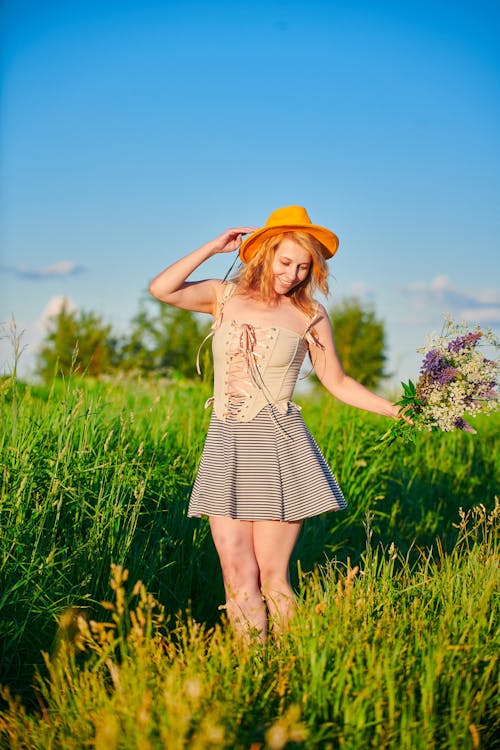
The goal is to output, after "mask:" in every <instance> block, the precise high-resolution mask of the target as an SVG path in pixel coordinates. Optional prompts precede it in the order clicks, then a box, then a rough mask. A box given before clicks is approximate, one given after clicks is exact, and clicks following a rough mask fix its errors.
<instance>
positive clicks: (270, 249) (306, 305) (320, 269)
mask: <svg viewBox="0 0 500 750" xmlns="http://www.w3.org/2000/svg"><path fill="white" fill-rule="evenodd" d="M285 238H286V239H290V240H293V241H294V242H296V243H297V244H298V245H300V246H301V247H302V248H304V250H307V251H308V252H309V253H310V255H311V265H310V267H309V272H308V274H307V276H306V278H305V279H304V280H303V281H301V282H300V284H297V286H295V287H294V288H293V289H291V290H290V291H289V292H288V294H287V296H288V297H290V298H291V300H292V302H293V304H294V305H295V306H296V307H298V308H299V309H300V310H302V311H303V312H305V313H306V314H307V315H312V314H313V313H314V310H315V305H314V303H313V294H314V292H315V291H316V289H319V291H320V292H322V293H323V294H324V295H327V294H328V282H327V279H328V267H327V265H326V260H325V257H324V255H323V252H322V247H323V245H322V244H321V243H320V242H319V241H318V240H317V239H315V238H314V237H313V236H312V235H310V234H308V233H307V232H293V231H292V232H281V233H280V234H276V235H274V236H273V237H269V238H268V239H267V240H264V241H263V243H262V245H261V246H260V248H259V249H258V250H257V252H256V253H255V255H254V256H253V257H252V258H251V259H250V260H249V261H248V263H246V264H245V265H244V266H243V267H242V268H241V269H240V271H239V272H238V274H237V275H236V277H235V278H234V279H233V281H234V282H235V283H236V284H237V291H238V292H239V293H240V294H255V293H256V294H258V296H259V297H261V298H262V299H264V300H266V301H270V302H274V301H277V300H278V297H279V295H278V294H277V293H276V291H275V289H274V276H273V261H274V254H275V251H276V248H277V247H278V245H279V243H280V242H281V241H282V240H284V239H285Z"/></svg>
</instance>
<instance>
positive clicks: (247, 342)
mask: <svg viewBox="0 0 500 750" xmlns="http://www.w3.org/2000/svg"><path fill="white" fill-rule="evenodd" d="M266 338H270V336H269V334H267V335H266ZM256 346H257V336H256V333H255V328H254V327H253V325H251V324H250V323H242V324H241V330H240V335H239V337H238V348H237V350H236V352H235V355H236V357H237V356H238V355H240V356H241V357H242V358H243V360H244V362H245V364H246V370H247V373H248V375H249V378H250V380H251V382H252V383H253V385H254V386H255V387H256V388H258V389H259V390H260V391H262V393H263V394H264V396H265V398H266V401H267V403H268V404H269V406H270V407H271V416H272V418H273V421H274V423H275V425H276V427H277V428H278V429H279V431H280V432H281V433H282V435H284V436H285V437H286V438H287V439H288V440H291V439H292V438H291V437H290V435H288V434H287V433H286V432H285V430H284V429H283V427H282V426H281V425H280V423H279V421H278V419H277V416H276V414H275V410H277V411H278V412H280V413H283V414H286V409H285V410H283V412H281V409H280V408H279V407H278V405H277V404H276V403H275V401H274V399H273V395H272V393H271V392H270V391H269V388H268V387H267V385H266V383H265V381H264V378H263V377H262V373H261V371H260V369H259V365H258V364H257V358H258V357H259V353H258V352H257V351H255V349H256ZM243 395H244V394H243ZM242 403H244V400H242ZM240 406H241V403H239V404H238V403H236V404H234V403H233V409H234V411H236V413H237V411H238V408H239V407H240ZM287 406H288V404H287ZM229 408H231V405H230V406H229ZM233 413H234V412H233Z"/></svg>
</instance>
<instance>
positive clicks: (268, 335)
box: [206, 285, 321, 422]
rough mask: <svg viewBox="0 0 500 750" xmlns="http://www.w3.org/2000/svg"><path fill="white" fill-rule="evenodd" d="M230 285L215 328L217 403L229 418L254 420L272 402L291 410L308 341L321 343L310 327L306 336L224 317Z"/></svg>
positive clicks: (221, 414)
mask: <svg viewBox="0 0 500 750" xmlns="http://www.w3.org/2000/svg"><path fill="white" fill-rule="evenodd" d="M232 287H233V285H230V286H229V288H226V290H225V293H224V297H223V299H222V301H221V305H220V308H219V310H218V311H217V315H216V318H215V321H214V324H213V326H212V329H213V331H212V334H210V335H211V336H213V341H212V351H213V358H214V395H213V398H211V399H209V400H208V401H207V403H206V406H209V405H210V404H213V407H214V411H215V414H216V416H217V417H218V418H219V419H222V420H224V421H236V422H249V421H250V420H251V419H253V418H254V417H255V416H256V415H257V414H258V413H259V411H260V410H261V409H262V408H263V407H264V406H266V405H267V404H272V405H273V406H274V407H276V408H277V409H278V411H279V412H281V413H282V414H286V412H287V411H288V407H289V404H290V399H291V397H292V394H293V390H294V388H295V384H296V382H297V378H298V375H299V372H300V368H301V367H302V363H303V361H304V357H305V355H306V353H307V350H308V345H315V346H321V344H319V342H318V341H317V339H316V338H315V336H314V334H313V332H312V331H311V326H312V324H313V322H314V321H311V324H310V325H309V326H308V328H307V330H306V332H305V334H304V336H301V335H300V334H299V333H297V332H296V331H292V330H290V329H288V328H283V327H281V326H254V325H252V324H251V323H240V322H238V321H236V320H231V319H229V320H225V319H223V307H224V302H225V301H227V299H228V298H229V297H230V295H231V294H232V292H233V291H234V288H232Z"/></svg>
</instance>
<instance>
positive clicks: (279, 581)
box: [253, 521, 302, 631]
mask: <svg viewBox="0 0 500 750" xmlns="http://www.w3.org/2000/svg"><path fill="white" fill-rule="evenodd" d="M301 527H302V521H291V522H286V521H253V549H254V552H255V558H256V560H257V565H258V566H259V571H260V588H261V591H262V593H263V595H264V596H265V598H266V602H267V608H268V610H269V617H270V620H271V622H272V624H273V627H274V628H275V629H276V630H277V631H280V630H284V629H285V628H286V626H287V624H288V622H289V621H290V620H291V618H292V617H293V615H294V612H295V597H294V594H293V591H292V587H291V586H290V576H289V570H288V565H289V562H290V555H291V554H292V551H293V548H294V546H295V542H296V541H297V538H298V536H299V533H300V529H301Z"/></svg>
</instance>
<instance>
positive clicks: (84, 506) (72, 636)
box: [0, 379, 500, 750]
mask: <svg viewBox="0 0 500 750" xmlns="http://www.w3.org/2000/svg"><path fill="white" fill-rule="evenodd" d="M1 389H2V393H1V397H2V405H1V409H2V414H1V419H2V434H1V438H0V440H1V453H2V474H3V476H2V488H1V495H0V514H1V516H0V521H1V538H0V554H1V585H0V640H1V645H0V649H1V650H0V660H1V675H0V683H2V684H3V686H4V689H3V691H2V711H1V713H0V743H3V746H5V747H12V748H80V747H82V748H83V747H96V748H101V749H102V750H108V749H110V750H112V749H113V748H141V749H147V748H153V749H154V748H169V749H170V748H184V747H190V748H191V747H193V748H205V747H223V748H252V750H258V749H259V748H285V747H289V748H298V747H300V748H316V747H318V748H320V747H321V748H337V747H338V748H349V749H351V748H352V750H358V749H359V748H385V747H387V748H412V750H413V748H422V749H424V748H425V749H427V748H494V747H500V744H499V743H500V720H499V716H500V710H499V709H500V706H499V691H498V677H499V669H498V653H499V645H500V644H499V633H498V624H497V623H498V609H499V598H498V591H499V583H500V581H499V578H500V574H499V568H500V566H499V545H498V526H499V517H500V510H499V508H498V503H496V501H495V494H498V473H499V472H498V469H499V467H498V443H499V437H498V425H499V423H500V419H499V416H498V414H496V415H494V416H493V417H490V418H478V419H477V420H476V421H475V423H474V424H475V426H476V427H477V429H478V435H476V436H471V435H468V434H462V433H453V434H446V435H439V434H425V435H420V436H419V439H418V441H417V443H416V444H415V445H407V444H404V443H399V444H394V445H392V446H390V447H389V448H385V449H383V450H381V449H380V448H379V447H378V444H377V439H378V437H379V436H380V435H381V434H382V433H383V432H384V430H385V429H386V427H387V420H384V419H383V418H381V417H377V416H373V415H366V414H362V413H361V412H357V411H355V410H353V409H349V408H348V407H342V406H341V405H339V404H336V403H335V402H334V401H333V399H331V398H329V397H327V396H325V397H321V398H320V397H317V398H316V399H308V400H304V399H302V400H301V399H298V400H300V401H301V404H302V406H303V414H304V418H305V420H306V422H307V423H308V425H309V426H310V428H311V430H312V432H313V433H314V434H315V436H316V438H317V440H318V442H319V444H320V446H321V447H322V450H323V452H324V454H325V456H326V458H327V460H328V461H329V462H330V464H331V466H332V467H333V469H334V471H335V473H336V475H337V478H338V479H339V482H340V484H341V486H342V487H343V489H344V493H345V495H346V498H347V500H348V502H349V509H348V511H347V512H344V513H341V514H330V515H329V514H326V515H323V516H320V517H317V518H314V519H310V520H309V521H308V522H307V523H306V524H305V526H304V529H303V531H302V534H301V538H300V540H299V544H298V546H297V550H296V553H295V557H294V560H293V565H292V576H293V580H294V585H295V588H296V590H297V594H298V598H299V609H298V614H297V617H296V618H295V620H294V622H293V624H292V626H291V629H290V632H289V633H287V635H286V636H284V637H283V638H282V639H281V641H280V642H279V643H277V642H275V641H274V640H273V639H271V640H270V641H269V643H268V644H267V646H266V647H265V648H264V647H262V646H259V645H258V644H255V645H253V646H250V647H248V648H243V647H242V646H241V645H238V644H237V643H234V641H233V640H232V638H231V634H230V633H229V632H228V631H227V629H224V627H222V626H221V612H220V610H219V605H220V604H222V602H223V592H222V582H221V577H220V572H219V566H218V562H217V558H216V555H215V551H214V549H213V546H212V542H211V539H210V536H209V533H208V527H207V524H206V521H203V520H202V521H200V520H195V519H188V518H186V515H185V512H186V507H187V500H188V496H189V491H190V486H191V483H192V481H193V476H194V472H195V468H196V464H197V461H198V458H199V456H200V452H201V450H202V447H203V438H204V433H205V429H206V426H207V423H208V418H209V415H208V412H205V411H204V410H203V403H204V401H205V399H206V397H207V395H208V391H209V387H208V386H206V385H204V384H202V385H201V386H200V385H199V384H197V385H196V386H193V385H190V384H189V383H188V382H184V381H179V382H162V381H157V382H148V381H144V382H133V383H132V382H127V381H118V382H109V383H89V382H85V381H82V380H77V379H73V380H70V381H68V382H54V384H53V385H52V387H51V388H42V387H30V388H28V387H26V386H23V385H22V384H20V383H17V382H16V381H12V380H9V379H6V380H4V381H3V383H2V384H1ZM112 565H114V566H118V567H114V568H112V567H111V566H112ZM124 569H126V570H127V571H128V578H127V579H126V575H125V574H124V573H123V570H124ZM110 576H111V577H112V586H111V585H110ZM137 582H142V583H137ZM102 602H105V604H104V605H103V604H102ZM111 607H113V608H111Z"/></svg>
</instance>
